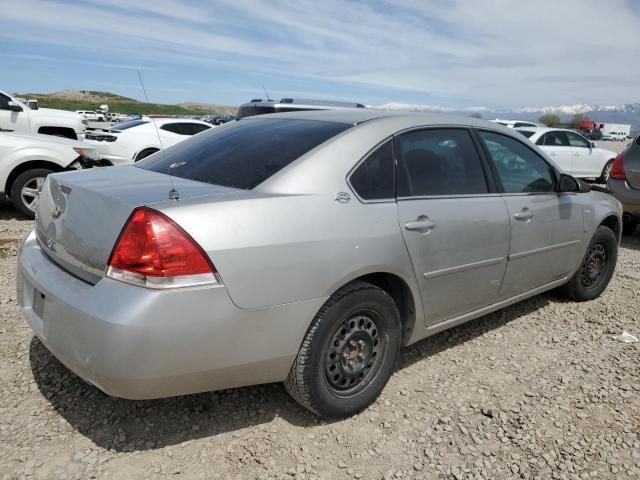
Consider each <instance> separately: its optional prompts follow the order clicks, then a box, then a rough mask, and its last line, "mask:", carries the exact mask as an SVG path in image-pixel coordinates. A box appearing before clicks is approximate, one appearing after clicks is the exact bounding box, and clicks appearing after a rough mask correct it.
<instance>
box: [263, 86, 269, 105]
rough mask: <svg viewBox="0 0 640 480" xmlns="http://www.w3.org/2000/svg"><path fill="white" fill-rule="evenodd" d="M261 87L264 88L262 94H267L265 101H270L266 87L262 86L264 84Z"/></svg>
mask: <svg viewBox="0 0 640 480" xmlns="http://www.w3.org/2000/svg"><path fill="white" fill-rule="evenodd" d="M262 89H263V90H264V94H265V95H266V96H267V101H269V102H270V101H271V98H269V93H268V92H267V89H266V88H264V85H263V86H262Z"/></svg>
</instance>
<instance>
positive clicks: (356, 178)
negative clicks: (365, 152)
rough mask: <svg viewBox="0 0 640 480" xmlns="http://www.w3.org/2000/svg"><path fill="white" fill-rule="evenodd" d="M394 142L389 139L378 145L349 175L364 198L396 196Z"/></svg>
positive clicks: (353, 185) (378, 198) (355, 188)
mask: <svg viewBox="0 0 640 480" xmlns="http://www.w3.org/2000/svg"><path fill="white" fill-rule="evenodd" d="M393 172H394V164H393V144H392V141H391V140H389V141H388V142H386V143H385V144H384V145H382V146H381V147H378V148H377V149H376V150H375V151H374V152H373V153H372V154H370V155H369V156H368V157H367V158H366V160H364V161H363V162H362V163H361V164H360V165H359V166H358V168H357V169H356V170H355V171H354V172H353V173H352V174H351V176H350V177H349V183H351V186H352V187H353V189H354V190H355V191H356V193H357V194H358V195H359V196H360V198H362V199H363V200H386V199H390V198H394V197H395V179H394V174H393Z"/></svg>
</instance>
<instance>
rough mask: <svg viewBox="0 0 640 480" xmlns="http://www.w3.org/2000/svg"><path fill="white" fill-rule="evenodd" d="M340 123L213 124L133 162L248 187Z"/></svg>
mask: <svg viewBox="0 0 640 480" xmlns="http://www.w3.org/2000/svg"><path fill="white" fill-rule="evenodd" d="M351 126H352V125H349V124H346V123H335V122H321V121H315V120H297V119H275V118H273V119H265V118H264V117H256V118H255V119H246V120H242V121H239V122H236V123H234V124H232V125H229V126H228V127H221V128H214V129H211V130H208V131H207V132H203V133H202V134H200V135H197V136H195V137H193V138H191V139H189V140H185V141H184V142H181V143H179V144H177V145H175V146H174V147H171V148H169V149H167V150H164V151H163V153H160V154H158V155H153V156H151V157H149V158H147V159H145V160H142V161H140V162H138V163H136V166H137V167H140V168H144V169H146V170H151V171H154V172H158V173H168V171H169V166H170V165H172V166H173V167H172V168H171V173H172V175H175V176H176V177H181V178H186V179H189V180H196V181H198V182H205V183H211V184H214V185H222V186H224V187H231V188H241V189H244V190H249V189H252V188H254V187H255V186H257V185H259V184H260V183H262V182H264V181H265V180H266V179H268V178H269V177H271V176H272V175H273V174H275V173H276V172H278V171H279V170H280V169H282V168H284V167H286V166H287V165H289V164H290V163H291V162H293V161H294V160H296V159H297V158H299V157H301V156H302V155H304V154H305V153H307V152H308V151H310V150H312V149H313V148H315V147H317V146H318V145H320V144H321V143H323V142H325V141H327V140H328V139H330V138H331V137H334V136H335V135H337V134H339V133H340V132H343V131H344V130H346V129H348V128H350V127H351Z"/></svg>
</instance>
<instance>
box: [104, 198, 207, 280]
mask: <svg viewBox="0 0 640 480" xmlns="http://www.w3.org/2000/svg"><path fill="white" fill-rule="evenodd" d="M108 265H109V266H108V268H107V276H108V277H110V278H113V279H114V280H119V281H122V282H126V283H131V284H134V285H140V286H143V287H148V288H172V287H186V286H194V285H205V284H215V283H219V281H218V278H217V276H216V270H215V268H214V266H213V264H212V263H211V261H210V260H209V258H208V257H207V255H206V254H205V253H204V251H203V250H202V248H201V247H200V246H199V245H198V244H197V243H196V242H195V240H193V238H191V236H189V234H188V233H187V232H185V231H184V230H183V229H182V228H180V226H178V225H177V224H176V223H175V222H174V221H173V220H171V219H170V218H169V217H167V216H166V215H164V214H162V213H160V212H158V211H156V210H152V209H150V208H146V207H140V208H136V209H135V210H134V211H133V213H132V214H131V216H130V217H129V219H128V220H127V223H126V224H125V226H124V228H123V229H122V232H121V233H120V236H119V237H118V240H117V241H116V245H115V247H114V248H113V252H111V257H109V262H108Z"/></svg>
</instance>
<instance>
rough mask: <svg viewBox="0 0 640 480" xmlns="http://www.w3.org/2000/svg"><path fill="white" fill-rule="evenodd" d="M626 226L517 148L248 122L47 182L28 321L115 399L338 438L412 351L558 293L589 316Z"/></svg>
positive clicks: (441, 125)
mask: <svg viewBox="0 0 640 480" xmlns="http://www.w3.org/2000/svg"><path fill="white" fill-rule="evenodd" d="M620 215H621V212H620V209H619V205H618V203H617V202H616V200H615V199H614V198H613V197H611V196H610V195H608V194H606V193H604V192H601V191H596V190H591V188H590V187H589V186H588V185H587V184H584V183H583V182H581V181H578V180H576V179H574V178H573V177H570V176H568V175H565V174H562V173H561V172H560V171H559V170H558V168H557V167H556V166H555V165H554V164H553V163H552V162H551V161H550V160H549V159H548V158H547V157H546V156H545V155H544V154H543V153H542V152H541V151H540V150H538V149H537V147H536V146H535V145H533V144H532V143H531V142H529V141H528V140H527V139H526V138H524V137H523V136H521V135H520V134H519V133H517V132H515V131H514V130H512V129H509V128H506V127H503V126H500V125H497V124H495V123H489V122H484V121H481V120H475V119H471V118H457V117H446V116H437V115H417V114H416V115H413V114H394V113H388V112H380V111H375V110H368V109H354V110H342V111H323V112H299V113H285V114H275V115H266V116H259V117H250V118H246V119H242V120H241V121H238V122H232V123H229V124H225V125H223V126H221V127H219V128H217V129H215V130H212V131H208V132H205V133H202V134H200V135H197V136H196V137H194V138H192V139H190V140H187V141H185V142H182V143H180V144H179V145H176V146H174V147H171V148H169V149H166V150H164V151H161V152H159V153H157V154H154V155H152V156H150V157H148V158H147V159H145V160H143V161H141V162H138V163H137V164H135V165H132V166H126V167H116V168H105V169H98V170H93V171H86V172H78V173H62V174H56V175H51V176H49V177H48V178H47V181H46V183H45V185H44V188H43V189H42V192H41V194H40V200H39V203H38V207H37V217H36V228H35V230H34V231H33V232H32V233H31V234H30V235H29V236H28V238H27V239H26V240H25V241H24V243H23V245H22V246H21V250H20V253H19V257H18V277H17V288H18V299H19V303H20V308H21V310H22V314H23V315H24V317H25V318H26V319H27V321H28V323H29V324H30V325H31V327H32V329H33V330H34V332H35V333H36V335H37V336H38V337H39V338H40V340H41V341H42V343H43V344H44V345H46V347H47V348H48V349H49V350H50V351H51V352H52V353H53V354H54V355H55V356H56V357H57V358H59V359H60V360H61V361H62V362H63V363H64V364H65V365H67V366H68V367H69V368H70V369H71V370H73V371H74V372H76V373H77V374H78V375H79V376H81V377H82V378H84V379H85V380H86V381H88V382H90V383H92V384H94V385H96V386H97V387H98V388H100V389H101V390H103V391H104V392H106V393H108V394H110V395H114V396H119V397H124V398H131V399H147V398H157V397H166V396H173V395H180V394H187V393H193V392H201V391H208V390H215V389H223V388H230V387H237V386H242V385H250V384H259V383H265V382H282V381H283V382H285V386H286V388H287V390H288V391H289V393H290V394H291V395H292V396H293V398H295V399H296V400H297V401H298V402H300V403H301V404H302V405H304V406H305V407H307V408H308V409H310V410H312V411H313V412H316V413H318V414H320V415H323V416H326V417H342V416H346V415H350V414H353V413H354V412H357V411H359V410H362V409H363V408H365V407H366V406H367V405H368V404H370V403H371V402H372V401H374V400H375V399H376V397H377V396H378V395H379V393H380V392H381V390H382V389H383V387H384V385H385V384H386V382H387V380H388V379H389V376H390V375H391V374H392V372H393V369H394V365H395V363H396V360H397V358H398V354H399V350H400V348H401V347H402V346H403V345H408V344H411V343H414V342H416V341H418V340H420V339H422V338H425V337H428V336H430V335H433V334H435V333H437V332H439V331H442V330H445V329H447V328H450V327H453V326H455V325H459V324H461V323H463V322H466V321H468V320H471V319H474V318H477V317H480V316H482V315H485V314H487V313H489V312H492V311H494V310H497V309H500V308H502V307H505V306H507V305H510V304H512V303H515V302H517V301H520V300H523V299H525V298H527V297H531V296H533V295H536V294H538V293H541V292H544V291H546V290H550V289H553V288H556V287H563V290H564V292H565V293H566V295H567V296H568V297H569V298H571V299H573V300H577V301H584V300H590V299H593V298H596V297H597V296H599V295H600V294H601V293H602V292H603V290H604V289H605V288H606V286H607V284H608V282H609V280H610V278H611V276H612V274H613V271H614V268H615V264H616V258H617V247H618V242H619V239H620V231H621V217H620Z"/></svg>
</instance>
